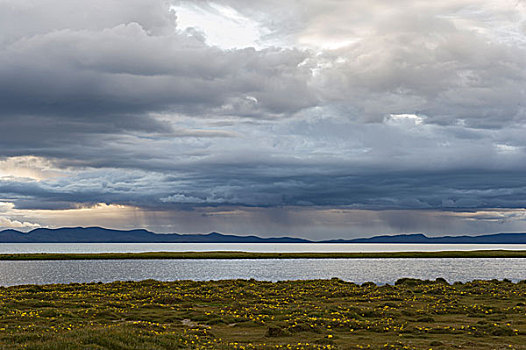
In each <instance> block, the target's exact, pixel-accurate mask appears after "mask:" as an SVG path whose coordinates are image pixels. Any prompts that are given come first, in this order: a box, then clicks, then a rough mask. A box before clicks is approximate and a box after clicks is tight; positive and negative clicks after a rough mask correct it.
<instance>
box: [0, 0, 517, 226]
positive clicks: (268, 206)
mask: <svg viewBox="0 0 526 350" xmlns="http://www.w3.org/2000/svg"><path fill="white" fill-rule="evenodd" d="M79 9H82V10H79ZM188 14H194V15H193V16H195V17H188V18H184V16H188ZM199 16H215V17H214V18H223V19H224V21H230V22H231V23H232V26H233V28H236V25H237V26H240V23H241V24H242V25H244V26H247V25H248V24H250V28H256V29H254V30H255V31H257V32H258V33H259V37H258V38H257V40H254V42H253V43H252V44H253V45H247V44H246V43H245V44H243V45H238V44H237V42H238V41H236V38H235V36H233V37H230V38H229V37H224V38H223V40H222V41H221V42H214V40H213V38H214V37H215V36H218V35H221V27H220V26H217V27H215V28H214V27H213V24H212V27H210V25H209V26H208V27H207V25H206V23H205V22H204V20H202V19H200V18H199ZM230 22H229V23H230ZM181 23H185V25H184V26H182V25H181ZM188 23H190V25H188ZM192 23H194V24H192ZM225 23H226V22H225ZM225 35H227V34H225ZM228 35H231V33H230V32H229V33H228ZM239 35H240V36H242V35H243V33H242V31H239ZM525 38H526V5H525V3H524V2H523V1H499V2H495V1H490V0H463V1H443V2H441V3H440V4H431V3H429V2H427V1H420V0H404V1H401V2H397V3H396V4H387V3H385V2H384V1H372V2H368V3H367V4H365V3H363V2H357V1H347V2H325V1H315V0H309V1H304V2H301V3H299V2H296V1H273V0H267V1H260V2H257V3H248V2H245V1H237V0H218V1H142V0H134V1H117V0H112V1H90V2H89V3H86V2H80V1H60V0H45V1H39V2H37V3H35V2H32V1H23V0H18V1H7V0H6V1H2V2H0V203H4V204H5V206H6V208H8V209H5V210H3V211H1V212H0V216H1V218H2V220H1V221H0V225H1V226H2V227H21V226H23V227H33V226H35V225H37V224H41V225H59V226H60V225H62V224H61V223H60V220H58V219H53V220H51V219H50V220H51V221H50V220H47V221H46V218H45V217H44V216H42V214H41V213H42V211H46V212H47V213H48V214H46V215H48V217H49V218H51V217H52V216H53V214H52V213H53V212H55V213H62V212H63V211H68V210H81V209H89V208H98V207H100V205H106V206H110V207H111V206H122V207H126V208H135V209H134V210H136V211H137V210H138V211H141V212H143V215H154V214H153V213H157V214H155V215H154V216H155V217H157V218H159V217H162V218H163V219H162V220H161V221H162V222H163V224H162V226H159V227H161V228H160V230H161V231H166V232H169V231H183V232H184V231H188V230H190V231H195V230H201V229H206V228H209V227H211V229H212V230H213V229H214V228H213V227H212V226H213V225H212V223H214V224H217V225H219V226H220V227H227V229H228V230H230V231H231V232H239V233H244V232H246V230H248V225H247V224H246V223H242V222H239V221H236V220H237V219H236V215H239V217H243V215H244V214H243V215H241V214H239V213H240V212H243V213H245V214H246V213H248V212H249V213H250V217H251V218H252V219H251V220H252V223H253V224H254V227H256V226H257V227H259V228H258V229H257V232H258V233H262V234H265V233H268V232H266V231H265V230H264V223H265V222H267V223H268V222H273V221H275V222H276V223H279V225H278V224H276V225H277V226H275V227H274V226H271V225H270V224H269V225H270V226H268V227H269V231H271V230H275V229H279V230H280V231H286V230H287V231H289V233H290V232H292V233H298V234H301V232H304V234H305V235H312V236H316V235H318V236H320V235H322V234H321V233H320V232H321V231H322V230H323V229H324V228H323V227H322V226H323V225H321V224H320V226H319V228H318V231H317V232H313V231H311V230H309V228H308V227H309V226H308V225H302V224H301V223H300V221H301V220H300V219H299V218H303V219H304V220H306V217H305V216H304V215H303V214H300V212H301V213H306V212H310V211H315V212H316V215H314V214H313V217H317V218H319V222H324V223H327V225H329V226H330V225H332V226H333V227H335V228H336V227H338V230H337V231H338V232H340V233H342V232H343V231H342V230H343V229H342V227H345V228H346V229H348V231H346V232H347V235H348V236H353V235H356V234H369V233H370V234H374V233H375V232H372V231H371V232H369V231H367V224H366V222H367V221H368V220H369V221H370V222H371V226H370V228H371V230H384V232H413V231H417V230H425V229H426V225H429V227H430V229H431V227H432V228H433V229H436V228H437V227H440V225H438V224H436V222H439V221H440V220H443V222H446V221H448V220H449V219H448V218H453V217H454V218H455V219H454V220H453V221H454V222H457V221H455V220H460V219H459V218H460V217H461V215H460V213H468V214H469V218H470V222H473V223H476V224H473V226H472V227H473V230H472V231H473V232H475V231H476V232H484V231H488V232H490V231H494V230H495V229H496V228H495V227H496V226H492V225H493V223H494V222H495V221H491V220H490V219H488V216H487V215H486V214H484V215H482V214H480V213H487V212H488V211H489V212H491V213H496V214H495V215H496V216H497V217H498V216H504V217H506V220H508V221H507V222H511V221H513V222H514V224H513V225H515V226H513V225H512V226H510V228H511V229H513V230H520V229H521V227H523V226H521V225H524V228H526V224H524V217H523V216H522V215H519V214H518V215H515V214H513V215H508V214H502V213H505V212H506V213H507V211H512V212H513V213H517V211H519V213H520V210H522V209H524V208H525V202H524V198H525V197H526V181H525V180H524V174H525V171H526V169H525V167H526V148H525V147H526V140H525V138H524V136H523V135H524V133H525V132H526V107H525V105H524V101H526V68H525V66H524V62H525V61H526V39H525ZM229 39H230V42H231V44H230V45H228V47H225V46H222V44H221V43H224V42H228V41H229ZM245 41H246V40H245ZM239 42H241V41H239ZM111 208H113V207H111ZM222 208H227V210H226V211H225V212H228V213H230V214H229V215H227V216H228V217H229V218H230V219H231V220H232V222H238V223H239V225H238V226H236V227H232V226H224V223H218V222H217V220H216V219H217V215H212V213H214V212H217V211H221V210H222ZM330 210H346V211H353V212H352V213H353V215H352V217H353V219H352V220H350V221H349V220H347V219H346V220H343V221H342V222H344V223H345V224H342V223H340V224H338V223H336V221H334V220H332V219H331V220H328V219H327V220H325V219H322V216H323V215H329V214H328V213H329V212H330ZM280 211H281V212H282V213H289V214H290V215H289V214H287V215H285V216H287V219H284V217H285V216H284V214H279V212H280ZM423 212H428V213H433V214H432V215H431V214H429V215H427V214H426V215H427V216H425V217H427V218H431V217H432V218H433V219H432V220H431V219H429V220H427V221H425V222H426V223H427V224H424V223H423V221H421V220H415V219H411V218H416V217H418V216H419V215H421V214H418V213H423ZM441 212H442V213H451V215H449V214H448V215H449V216H448V215H445V214H444V215H440V214H437V213H441ZM160 213H162V214H160ZM182 213H185V214H182ZM190 213H192V214H190ZM207 213H208V214H210V215H208V214H207ZM258 213H259V214H258ZM357 213H362V220H358V221H360V223H359V224H356V229H353V226H352V225H351V224H350V222H357V221H356V220H357V219H356V217H357V216H358V214H357ZM372 213H374V215H373V214H372ZM476 213H479V214H480V215H479V214H476ZM184 215H188V216H189V217H191V216H192V215H194V216H195V215H198V216H199V217H200V218H201V219H200V220H203V222H208V223H209V224H206V223H204V224H203V225H201V226H195V225H194V224H193V223H191V220H184V218H183V217H184ZM293 215H296V218H294V219H293V218H291V216H293ZM330 215H332V214H330ZM330 215H329V216H330ZM371 215H373V216H374V218H373V216H371ZM492 215H493V214H492ZM490 216H491V215H490ZM152 217H153V216H152ZM170 217H172V218H173V220H172V221H170V219H169V218H170ZM121 219H122V221H121V222H120V223H119V222H114V223H112V225H113V226H115V227H127V226H126V224H125V223H124V222H125V219H124V218H121ZM68 220H69V219H68ZM94 220H96V219H94ZM207 220H208V221H207ZM378 220H379V221H381V222H382V224H381V225H376V224H374V222H378ZM153 221H154V220H153V219H151V220H150V221H148V222H147V223H146V224H143V225H146V226H148V225H154V224H152V222H153ZM497 221H498V220H497ZM79 222H80V221H79ZM85 222H86V221H82V223H83V224H84V223H85ZM403 222H405V223H406V224H402V223H403ZM448 222H451V221H448ZM65 223H70V221H64V222H63V224H65ZM92 224H97V222H93V223H92ZM221 225H223V226H221ZM258 225H259V226H258ZM287 225H290V226H287ZM484 225H489V226H484ZM152 227H153V226H152ZM287 227H288V229H287ZM358 227H359V229H358ZM444 227H446V228H447V229H448V230H450V232H458V233H461V232H466V233H468V232H469V231H470V228H469V226H467V225H465V221H462V224H458V225H457V226H455V225H453V224H451V225H449V226H448V225H445V226H444ZM484 227H486V230H485V229H484ZM325 229H326V230H327V231H330V230H331V228H330V227H326V228H325ZM218 230H219V228H218ZM247 233H250V232H247Z"/></svg>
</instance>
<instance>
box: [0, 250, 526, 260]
mask: <svg viewBox="0 0 526 350" xmlns="http://www.w3.org/2000/svg"><path fill="white" fill-rule="evenodd" d="M381 258H409V259H415V258H526V250H474V251H440V252H363V253H356V252H355V253H346V252H344V253H332V252H329V253H310V252H304V253H259V252H235V251H210V252H145V253H17V254H0V260H114V259H117V260H121V259H381Z"/></svg>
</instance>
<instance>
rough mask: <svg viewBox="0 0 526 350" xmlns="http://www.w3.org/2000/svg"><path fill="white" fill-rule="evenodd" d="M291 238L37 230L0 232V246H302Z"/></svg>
mask: <svg viewBox="0 0 526 350" xmlns="http://www.w3.org/2000/svg"><path fill="white" fill-rule="evenodd" d="M305 242H309V241H308V240H306V239H301V238H292V237H276V238H261V237H256V236H235V235H224V234H221V233H217V232H212V233H209V234H178V233H171V234H157V233H153V232H150V231H147V230H130V231H122V230H110V229H105V228H101V227H64V228H58V229H48V228H37V229H35V230H32V231H30V232H28V233H23V232H19V231H16V230H5V231H1V232H0V243H305Z"/></svg>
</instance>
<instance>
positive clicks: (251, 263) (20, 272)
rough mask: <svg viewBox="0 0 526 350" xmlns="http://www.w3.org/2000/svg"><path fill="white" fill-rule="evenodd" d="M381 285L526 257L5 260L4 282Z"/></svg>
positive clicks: (465, 276)
mask: <svg viewBox="0 0 526 350" xmlns="http://www.w3.org/2000/svg"><path fill="white" fill-rule="evenodd" d="M332 277H338V278H341V279H343V280H346V281H352V282H356V283H363V282H367V281H371V282H375V283H378V284H385V283H390V284H392V283H394V282H395V281H396V280H397V279H399V278H402V277H413V278H420V279H435V278H437V277H443V278H445V279H446V280H448V281H449V282H454V281H462V282H466V281H471V280H474V279H494V278H496V279H503V278H508V279H510V280H512V281H519V280H523V279H526V259H518V258H502V259H448V258H444V259H284V260H282V259H246V260H242V259H237V260H236V259H233V260H223V259H217V260H216V259H214V260H177V259H174V260H74V261H68V260H64V261H0V285H3V286H9V285H18V284H47V283H72V282H98V281H101V282H111V281H116V280H144V279H149V278H151V279H156V280H161V281H173V280H183V279H191V280H218V279H234V278H243V279H250V278H254V279H257V280H268V281H279V280H296V279H326V278H332Z"/></svg>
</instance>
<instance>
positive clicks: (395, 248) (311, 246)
mask: <svg viewBox="0 0 526 350" xmlns="http://www.w3.org/2000/svg"><path fill="white" fill-rule="evenodd" d="M491 249H507V250H526V244H384V243H351V244H350V243H346V244H345V243H344V244H342V243H339V244H331V243H256V244H253V243H80V244H79V243H2V244H1V245H0V254H2V253H126V252H160V251H163V252H185V251H186V252H189V251H243V252H280V253H281V252H409V251H427V252H432V251H444V250H449V251H451V250H491Z"/></svg>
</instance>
